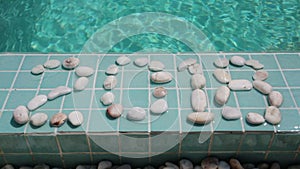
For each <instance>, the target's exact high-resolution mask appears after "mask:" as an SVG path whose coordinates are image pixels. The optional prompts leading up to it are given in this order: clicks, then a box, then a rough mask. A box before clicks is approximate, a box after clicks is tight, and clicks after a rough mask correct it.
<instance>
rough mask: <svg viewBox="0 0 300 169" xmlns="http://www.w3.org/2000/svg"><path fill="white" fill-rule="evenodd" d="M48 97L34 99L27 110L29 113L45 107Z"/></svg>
mask: <svg viewBox="0 0 300 169" xmlns="http://www.w3.org/2000/svg"><path fill="white" fill-rule="evenodd" d="M47 100H48V99H47V96H46V95H37V96H35V97H34V98H33V99H31V100H30V101H29V102H28V104H27V108H28V110H29V111H33V110H35V109H37V108H39V107H40V106H42V105H44V104H45V103H46V102H47Z"/></svg>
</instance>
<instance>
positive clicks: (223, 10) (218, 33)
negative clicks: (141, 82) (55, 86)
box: [0, 0, 300, 53]
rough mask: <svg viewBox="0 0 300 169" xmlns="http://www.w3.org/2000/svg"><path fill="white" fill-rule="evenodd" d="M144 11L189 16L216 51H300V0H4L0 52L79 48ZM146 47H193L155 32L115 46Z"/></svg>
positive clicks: (128, 49)
mask: <svg viewBox="0 0 300 169" xmlns="http://www.w3.org/2000/svg"><path fill="white" fill-rule="evenodd" d="M143 12H162V13H168V14H172V15H174V16H178V17H180V18H183V19H185V20H186V21H188V22H190V23H192V24H194V25H195V26H197V27H198V28H199V29H200V30H201V31H202V32H203V33H204V34H205V35H206V36H207V38H208V39H209V40H210V41H211V43H212V44H213V45H214V47H215V49H216V50H217V51H276V52H277V51H300V3H299V0H273V1H260V0H245V1H234V0H224V1H222V2H221V1H216V0H184V1H171V0H168V1H165V0H150V1H148V0H147V1H146V0H118V1H110V0H85V1H82V0H72V1H69V0H59V1H57V0H20V1H15V0H0V25H1V26H0V32H1V34H0V52H46V53H48V52H60V53H70V52H72V53H77V52H80V51H81V50H82V48H83V46H84V44H85V43H86V41H87V40H88V39H89V38H90V37H91V36H92V35H93V34H94V33H95V32H96V31H97V30H98V29H100V28H101V27H103V26H105V25H106V24H108V23H109V22H111V21H113V20H116V19H118V18H120V17H122V16H127V15H130V14H133V13H143ZM173 31H175V32H174V33H176V29H174V30H173ZM109 38H110V37H108V39H109ZM145 50H163V51H168V52H190V50H191V49H190V48H189V47H188V46H186V45H185V44H183V43H182V42H180V41H178V40H176V39H174V38H171V37H168V36H164V35H159V34H155V33H151V34H139V35H136V36H132V37H128V38H127V39H125V40H123V41H121V42H120V43H118V44H116V45H115V46H113V47H112V49H111V50H110V52H126V53H132V52H137V51H145Z"/></svg>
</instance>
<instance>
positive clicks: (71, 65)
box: [63, 57, 80, 69]
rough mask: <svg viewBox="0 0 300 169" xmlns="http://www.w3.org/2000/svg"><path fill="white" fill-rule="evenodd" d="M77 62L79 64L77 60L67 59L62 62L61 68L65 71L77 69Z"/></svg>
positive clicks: (73, 58)
mask: <svg viewBox="0 0 300 169" xmlns="http://www.w3.org/2000/svg"><path fill="white" fill-rule="evenodd" d="M79 62H80V60H79V59H78V58H75V57H69V58H67V59H65V60H64V62H63V67H64V68H65V69H74V68H75V67H77V66H78V65H79Z"/></svg>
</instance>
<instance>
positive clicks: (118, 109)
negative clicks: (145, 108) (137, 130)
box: [106, 104, 123, 118]
mask: <svg viewBox="0 0 300 169" xmlns="http://www.w3.org/2000/svg"><path fill="white" fill-rule="evenodd" d="M106 112H107V114H108V115H109V116H110V117H112V118H118V117H120V116H121V115H122V114H123V106H122V105H121V104H112V105H110V106H109V107H108V108H107V110H106Z"/></svg>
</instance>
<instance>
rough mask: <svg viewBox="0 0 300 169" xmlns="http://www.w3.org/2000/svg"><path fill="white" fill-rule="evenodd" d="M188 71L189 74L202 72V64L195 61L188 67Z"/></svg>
mask: <svg viewBox="0 0 300 169" xmlns="http://www.w3.org/2000/svg"><path fill="white" fill-rule="evenodd" d="M188 71H189V73H190V74H191V75H194V74H203V70H202V66H201V64H199V63H195V64H193V65H191V66H189V67H188Z"/></svg>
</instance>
